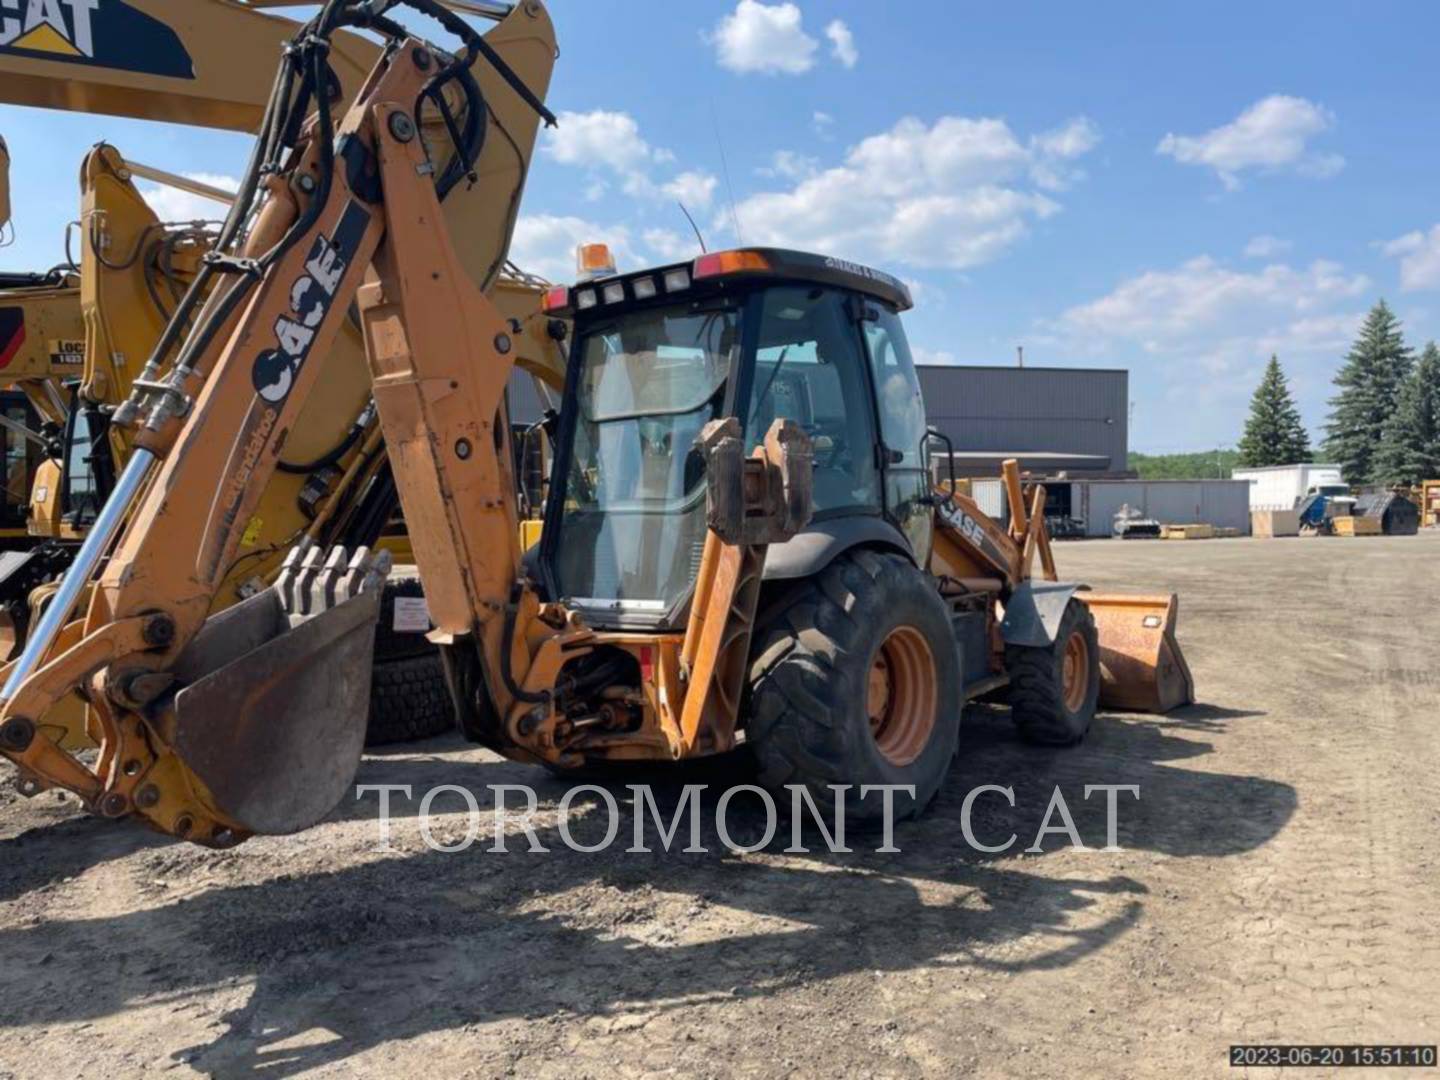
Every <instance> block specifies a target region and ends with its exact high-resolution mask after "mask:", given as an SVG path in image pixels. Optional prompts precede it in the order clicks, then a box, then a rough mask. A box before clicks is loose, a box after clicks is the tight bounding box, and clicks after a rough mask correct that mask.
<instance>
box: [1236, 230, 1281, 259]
mask: <svg viewBox="0 0 1440 1080" xmlns="http://www.w3.org/2000/svg"><path fill="white" fill-rule="evenodd" d="M1290 247H1291V244H1290V241H1289V240H1282V239H1280V237H1278V236H1271V235H1270V234H1269V233H1261V234H1260V235H1259V236H1252V237H1251V238H1250V242H1249V243H1248V244H1246V245H1245V257H1246V258H1247V259H1273V258H1274V257H1275V256H1276V255H1283V254H1285V252H1287V251H1289V250H1290Z"/></svg>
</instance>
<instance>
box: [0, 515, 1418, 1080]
mask: <svg viewBox="0 0 1440 1080" xmlns="http://www.w3.org/2000/svg"><path fill="white" fill-rule="evenodd" d="M1058 557H1059V559H1060V560H1061V569H1062V571H1064V572H1065V573H1066V574H1067V575H1068V576H1072V577H1076V578H1081V579H1085V580H1088V581H1090V582H1092V583H1094V584H1095V585H1096V586H1098V587H1105V588H1109V587H1128V588H1132V589H1139V590H1145V591H1152V590H1157V589H1175V590H1176V591H1178V592H1179V593H1180V594H1181V597H1182V606H1181V619H1180V634H1181V640H1182V642H1183V643H1184V645H1185V648H1186V652H1187V655H1188V656H1189V658H1190V662H1191V665H1192V667H1193V669H1194V672H1195V677H1196V681H1197V685H1198V689H1199V696H1200V700H1201V702H1202V704H1200V705H1197V706H1194V707H1191V708H1188V709H1186V710H1184V711H1182V712H1180V713H1177V714H1175V715H1172V716H1169V717H1164V718H1154V717H1135V716H1127V717H1119V716H1103V717H1101V718H1100V719H1099V720H1097V722H1096V725H1095V728H1094V730H1093V732H1092V733H1091V736H1090V738H1089V739H1088V740H1087V741H1086V742H1085V743H1084V744H1083V745H1082V746H1080V747H1077V748H1073V749H1069V750H1058V751H1056V750H1043V749H1035V748H1030V747H1026V746H1022V745H1021V744H1019V743H1018V742H1017V741H1016V740H1015V738H1014V736H1013V733H1012V731H1011V729H1010V725H1009V722H1008V719H1007V717H1006V715H1005V713H1004V712H1003V711H1001V710H996V709H983V708H982V709H973V710H970V711H969V712H968V713H967V715H966V717H965V723H964V725H963V727H962V733H961V750H960V755H959V757H958V759H957V761H956V764H955V767H954V770H953V773H952V777H951V780H950V783H949V786H948V787H947V789H946V791H944V792H943V793H942V794H941V796H940V797H939V798H938V799H937V800H936V802H935V804H934V805H933V806H932V807H931V809H930V811H929V812H928V813H927V814H926V816H924V817H923V818H922V819H921V820H919V821H916V822H905V823H901V824H900V825H898V826H897V828H896V830H895V843H896V845H897V846H898V847H899V848H900V849H901V850H900V851H899V852H893V853H877V852H876V851H875V850H874V848H875V847H876V846H877V844H878V842H879V840H878V838H877V837H876V836H874V835H872V834H861V835H856V836H853V837H852V840H851V843H852V846H853V847H854V848H855V849H856V850H855V851H854V853H852V854H848V855H831V854H828V853H824V854H801V853H787V852H786V851H785V850H784V848H785V847H786V846H787V845H788V841H789V833H788V827H787V826H786V824H785V820H784V819H785V815H784V814H782V821H781V833H780V839H777V840H776V841H775V842H774V843H772V844H771V845H770V846H769V847H768V848H767V849H765V850H763V851H760V852H756V853H754V854H735V853H731V852H726V851H723V850H721V848H720V845H719V842H718V840H717V838H716V833H715V826H714V819H713V814H712V812H713V809H714V804H713V802H707V803H706V812H707V819H706V824H705V826H704V829H703V832H702V843H703V844H704V845H706V846H707V847H709V848H710V851H709V853H707V854H679V853H675V854H669V855H664V854H660V853H653V854H642V853H627V852H625V851H623V850H622V847H623V846H625V845H623V844H617V845H616V846H615V848H614V849H612V850H611V851H608V852H606V853H603V854H581V853H577V852H574V851H571V850H568V849H567V848H565V847H564V846H563V844H562V843H561V838H560V836H559V832H558V810H557V804H558V801H559V799H560V797H561V795H562V794H563V793H564V791H565V786H564V785H562V784H561V783H560V782H558V781H556V780H553V779H548V778H546V777H545V776H544V774H542V773H539V772H538V771H536V770H533V769H529V768H525V767H523V766H519V765H514V764H510V763H505V762H501V761H499V760H497V759H495V758H494V757H493V756H492V755H489V754H487V753H485V752H483V751H479V750H476V749H473V748H469V747H467V746H466V745H465V744H463V743H460V742H458V741H454V740H450V739H444V740H438V741H434V742H431V743H425V744H420V745H417V746H412V747H407V748H405V750H404V752H402V753H396V754H390V755H386V756H381V757H374V758H370V759H368V760H367V762H366V764H365V766H364V770H363V774H362V777H361V781H362V782H364V783H391V784H411V785H413V786H414V787H415V788H416V789H417V795H418V793H419V791H422V790H424V789H425V788H428V787H430V786H432V785H434V784H439V783H452V784H460V785H464V786H466V787H469V788H472V789H478V791H479V794H480V802H481V806H482V809H484V810H485V811H486V814H485V815H484V822H485V828H486V832H487V835H486V838H485V840H484V841H483V842H482V843H479V844H476V845H475V846H474V847H472V848H471V849H470V850H469V851H467V852H464V853H461V854H449V855H447V854H439V853H435V852H432V851H429V850H427V849H426V847H425V845H424V844H423V842H422V840H421V837H420V832H419V828H418V820H417V818H416V815H415V804H414V803H413V802H411V803H402V804H401V805H399V806H398V807H397V817H396V820H395V821H394V823H393V840H392V850H389V851H385V850H380V849H379V845H378V829H377V824H376V820H375V817H376V815H375V798H374V797H373V796H367V797H366V798H365V799H364V800H363V801H356V802H353V803H350V804H348V805H347V806H345V807H342V808H341V810H339V811H338V812H337V813H336V815H335V816H334V818H333V820H331V821H330V822H328V823H327V824H325V825H324V826H322V827H320V828H317V829H315V830H312V831H311V832H308V833H306V834H304V835H301V836H298V837H293V838H288V839H260V840H253V841H251V842H249V843H247V844H245V845H243V846H241V847H239V848H237V849H235V850H233V851H229V852H225V853H214V852H209V851H204V850H201V849H199V848H195V847H190V846H186V845H181V844H176V843H172V842H169V841H166V840H163V839H159V838H155V837H152V836H149V835H148V834H146V833H145V832H143V831H142V830H140V829H138V828H130V827H123V826H117V825H114V824H107V823H104V822H101V821H97V820H91V819H88V818H85V817H83V816H81V815H80V814H79V813H78V812H77V810H76V808H75V804H74V802H73V801H65V800H61V799H57V798H56V796H54V795H46V796H43V797H42V798H40V799H37V800H34V801H28V802H27V801H25V800H22V799H19V798H18V796H16V795H14V794H13V793H12V791H11V789H9V787H8V784H7V786H6V788H5V792H4V794H0V1002H3V1006H0V1077H6V1076H10V1075H13V1076H15V1077H31V1076H94V1077H102V1076H103V1077H128V1076H141V1075H146V1076H148V1075H152V1074H154V1073H156V1072H159V1071H167V1074H168V1075H177V1076H185V1075H191V1074H192V1073H194V1074H214V1075H220V1076H243V1075H250V1074H255V1075H262V1076H267V1077H284V1076H294V1075H302V1074H303V1075H322V1076H329V1075H336V1076H338V1075H344V1076H372V1075H385V1076H397V1077H409V1076H423V1077H427V1078H428V1077H434V1076H450V1075H457V1076H462V1075H463V1076H502V1075H522V1076H542V1077H543V1076H554V1077H567V1078H568V1077H577V1076H597V1077H599V1076H615V1075H621V1076H630V1075H683V1076H716V1077H720V1076H736V1075H739V1076H760V1077H770V1076H792V1075H793V1076H896V1077H910V1076H937V1075H945V1076H949V1075H955V1074H976V1075H982V1076H1016V1075H1019V1076H1056V1075H1069V1076H1091V1075H1094V1076H1113V1075H1163V1076H1184V1077H1190V1076H1195V1075H1203V1074H1226V1075H1234V1071H1233V1070H1230V1069H1228V1068H1227V1065H1226V1061H1227V1054H1226V1048H1227V1047H1228V1045H1229V1044H1231V1043H1232V1042H1329V1043H1334V1042H1352V1043H1353V1042H1371V1043H1373V1042H1397V1041H1398V1042H1431V1043H1433V1042H1436V1041H1440V936H1437V930H1436V925H1435V917H1434V908H1435V900H1436V897H1437V896H1440V863H1437V834H1440V780H1437V777H1440V732H1437V727H1436V724H1435V717H1436V714H1437V706H1440V667H1436V666H1435V665H1434V660H1433V657H1434V656H1435V646H1434V643H1435V641H1436V640H1437V638H1440V607H1437V606H1436V605H1435V604H1434V603H1433V597H1434V594H1435V569H1434V567H1435V565H1436V560H1437V558H1440V534H1430V535H1423V536H1420V537H1416V538H1393V539H1368V538H1367V539H1333V540H1320V539H1314V540H1278V541H1249V540H1231V541H1213V542H1190V543H1184V544H1177V543H1158V542H1152V543H1123V544H1122V543H1120V542H1093V543H1083V544H1070V545H1064V546H1062V547H1060V548H1059V549H1058ZM0 768H7V769H8V766H0ZM0 779H4V778H3V777H0ZM506 783H530V784H533V785H534V786H536V787H537V789H538V790H539V791H540V796H541V806H540V812H539V813H538V814H537V815H536V817H535V819H534V824H535V826H536V829H537V835H538V836H539V838H540V839H541V841H542V842H544V843H545V845H546V846H547V847H549V848H550V851H549V852H548V853H526V852H525V851H524V850H523V849H524V846H525V845H524V842H523V840H522V839H521V838H520V834H519V825H518V821H514V820H512V821H511V823H510V830H511V833H512V834H513V835H512V838H511V841H512V842H511V847H512V848H513V849H514V850H512V851H511V853H509V854H498V853H492V852H488V851H486V850H485V847H486V846H488V842H489V836H488V831H489V828H490V821H491V818H490V815H489V813H488V811H489V806H490V804H491V796H490V794H489V793H488V792H487V790H486V785H496V784H506ZM986 783H995V784H1002V785H1013V787H1014V789H1015V794H1016V804H1017V805H1016V807H1015V808H1014V809H1013V810H1012V809H1011V808H1010V807H1008V806H1007V805H1006V804H1005V802H1004V800H1003V799H1002V798H1000V797H998V796H995V795H993V794H990V795H986V796H982V797H981V798H979V800H978V801H977V802H976V804H975V807H974V832H975V833H976V834H977V835H978V838H979V839H981V840H984V841H987V842H989V843H998V842H1001V841H1003V839H1004V838H1005V837H1007V836H1009V835H1010V834H1011V833H1015V834H1017V835H1018V836H1019V838H1020V839H1019V841H1018V842H1017V844H1016V846H1015V848H1014V849H1013V850H1012V851H1010V852H1008V853H1004V854H984V853H979V852H976V851H974V850H971V849H970V848H969V847H968V846H967V844H966V842H965V839H964V837H963V835H962V830H961V817H962V806H963V802H964V797H965V794H966V792H967V791H969V790H971V789H973V788H975V787H976V786H978V785H980V784H986ZM1086 784H1135V785H1139V787H1140V799H1139V801H1138V802H1137V801H1134V800H1131V799H1129V798H1122V799H1121V801H1120V803H1119V812H1118V821H1119V842H1120V844H1121V846H1122V847H1123V848H1124V850H1123V851H1119V852H1101V851H1095V850H1090V851H1076V850H1068V849H1067V848H1066V846H1065V839H1064V837H1063V836H1059V835H1055V836H1050V837H1048V838H1047V840H1046V843H1045V844H1044V845H1043V848H1044V850H1043V851H1042V852H1040V853H1024V852H1023V851H1022V850H1021V849H1022V848H1023V847H1028V846H1030V845H1031V844H1032V842H1033V840H1034V837H1035V834H1036V831H1037V829H1038V827H1039V825H1040V822H1041V820H1042V819H1043V818H1044V816H1045V813H1046V808H1047V804H1048V802H1049V799H1050V795H1051V792H1052V791H1053V789H1054V788H1055V787H1056V786H1057V785H1058V787H1059V788H1060V790H1061V792H1062V793H1063V796H1064V798H1065V800H1066V803H1067V805H1068V807H1069V808H1070V810H1071V811H1072V812H1073V814H1074V818H1075V823H1076V827H1077V829H1078V830H1079V832H1080V834H1081V835H1082V837H1083V838H1084V839H1085V841H1086V842H1087V843H1088V844H1090V845H1092V846H1098V845H1101V844H1103V843H1104V839H1105V808H1104V804H1103V802H1102V801H1101V800H1100V798H1099V797H1098V796H1097V797H1096V798H1093V799H1091V800H1089V801H1088V802H1087V801H1086V800H1085V799H1084V796H1083V789H1084V786H1085V785H1086ZM615 790H616V791H617V793H618V795H619V796H620V801H621V808H622V810H623V811H624V813H625V817H624V820H623V827H624V829H625V830H626V832H625V833H622V836H625V835H628V831H629V829H630V818H629V813H630V807H629V805H628V793H627V792H626V791H625V789H624V788H623V786H618V785H617V787H616V788H615ZM676 801H677V799H676V792H675V791H674V790H673V789H671V790H669V791H668V792H662V795H661V803H662V806H663V807H666V808H673V806H674V805H675V804H676ZM587 808H588V812H587ZM437 809H438V811H439V812H440V814H441V816H439V817H438V818H437V823H436V827H435V835H436V838H437V839H438V840H441V841H442V842H451V841H453V840H455V839H458V838H461V837H463V836H464V834H465V831H466V827H467V820H468V819H467V815H466V814H465V813H463V807H462V804H461V803H460V802H459V800H458V798H455V797H451V798H449V799H446V800H442V801H441V802H439V803H437ZM600 810H601V807H600V806H599V804H598V803H596V802H595V800H594V799H593V798H591V799H588V800H587V799H581V800H579V801H577V803H576V804H575V806H574V807H573V809H572V819H571V820H573V821H574V822H575V824H574V831H575V836H576V839H578V840H580V841H583V842H590V841H592V840H594V839H595V838H596V837H597V836H598V835H599V834H600V833H601V832H603V819H604V815H603V814H602V813H601V812H600ZM729 821H730V823H731V826H732V833H733V834H734V835H735V837H736V838H737V839H740V838H748V837H753V836H754V835H756V834H757V833H758V832H759V831H760V830H761V827H762V826H763V818H762V816H761V815H760V814H759V813H758V812H757V811H755V810H754V809H753V807H752V808H750V809H742V808H741V807H740V804H739V803H737V804H736V806H735V808H734V811H733V812H732V814H731V815H730V818H729ZM651 836H652V845H651V846H656V843H655V840H654V835H653V830H652V834H651ZM814 842H815V836H814V834H813V833H812V834H811V843H812V846H813V844H814Z"/></svg>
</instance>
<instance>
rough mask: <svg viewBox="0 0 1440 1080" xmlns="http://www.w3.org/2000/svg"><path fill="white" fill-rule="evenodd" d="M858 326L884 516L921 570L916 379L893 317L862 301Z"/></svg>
mask: <svg viewBox="0 0 1440 1080" xmlns="http://www.w3.org/2000/svg"><path fill="white" fill-rule="evenodd" d="M860 325H861V326H862V327H863V329H864V337H865V349H866V353H867V354H868V356H869V360H870V377H871V380H872V382H873V384H874V388H875V406H876V411H877V412H878V414H879V418H880V442H881V446H880V453H879V459H880V466H881V470H882V474H883V486H884V491H885V513H886V516H887V517H889V518H890V520H891V521H892V522H894V524H895V525H896V527H898V528H899V529H900V531H901V532H903V533H904V534H905V537H906V539H908V540H909V541H910V548H911V550H912V551H913V552H914V553H915V559H916V561H917V562H918V563H919V565H921V566H925V565H926V564H927V563H928V562H929V560H930V548H931V544H932V542H933V540H934V530H935V518H934V512H933V509H932V505H931V481H930V469H929V463H928V460H927V456H928V455H927V453H926V444H927V442H928V438H927V435H926V430H927V425H926V421H925V399H924V396H923V395H922V394H921V392H920V379H919V377H918V376H917V375H916V373H915V361H914V358H913V357H912V356H911V355H910V345H909V343H908V342H907V341H906V339H905V328H904V326H903V325H902V324H901V322H900V315H899V313H898V312H895V311H892V310H891V309H890V308H888V307H886V306H884V305H883V304H879V303H876V302H874V301H872V300H865V301H864V302H863V306H862V316H861V319H860Z"/></svg>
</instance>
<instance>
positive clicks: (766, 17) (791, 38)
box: [708, 0, 819, 75]
mask: <svg viewBox="0 0 1440 1080" xmlns="http://www.w3.org/2000/svg"><path fill="white" fill-rule="evenodd" d="M708 40H709V42H710V43H711V44H713V45H714V46H715V53H716V58H717V59H718V60H719V62H720V66H721V67H723V68H727V69H729V70H730V71H734V72H739V73H741V74H745V73H748V72H761V73H764V74H767V75H775V74H783V75H802V74H804V73H805V72H807V71H809V70H810V69H811V68H812V67H814V66H815V50H816V49H817V48H819V42H817V41H816V40H815V39H814V38H812V37H811V36H810V35H809V34H807V33H805V30H804V28H803V27H802V26H801V15H800V9H799V7H797V6H796V5H795V4H791V3H783V4H762V3H759V2H758V0H740V2H739V4H737V5H736V6H735V10H734V11H733V12H732V13H731V14H729V15H726V16H725V17H724V18H722V19H721V20H720V22H719V23H717V24H716V26H715V30H714V32H713V33H712V34H710V35H709V37H708Z"/></svg>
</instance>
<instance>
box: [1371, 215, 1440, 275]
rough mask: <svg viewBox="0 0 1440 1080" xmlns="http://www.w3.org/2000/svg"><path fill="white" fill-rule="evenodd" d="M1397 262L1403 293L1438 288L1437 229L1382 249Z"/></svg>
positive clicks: (1407, 236)
mask: <svg viewBox="0 0 1440 1080" xmlns="http://www.w3.org/2000/svg"><path fill="white" fill-rule="evenodd" d="M1381 250H1383V251H1384V252H1385V254H1386V255H1389V256H1391V257H1392V258H1397V259H1399V260H1400V287H1401V288H1403V289H1405V290H1406V291H1415V290H1417V289H1436V288H1440V225H1436V226H1434V227H1433V228H1431V230H1430V231H1429V232H1428V233H1427V232H1422V231H1420V230H1418V229H1417V230H1416V231H1415V232H1411V233H1406V234H1405V235H1404V236H1402V237H1399V238H1398V239H1395V240H1391V241H1390V242H1389V243H1388V244H1385V245H1384V246H1383V247H1382V249H1381Z"/></svg>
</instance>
